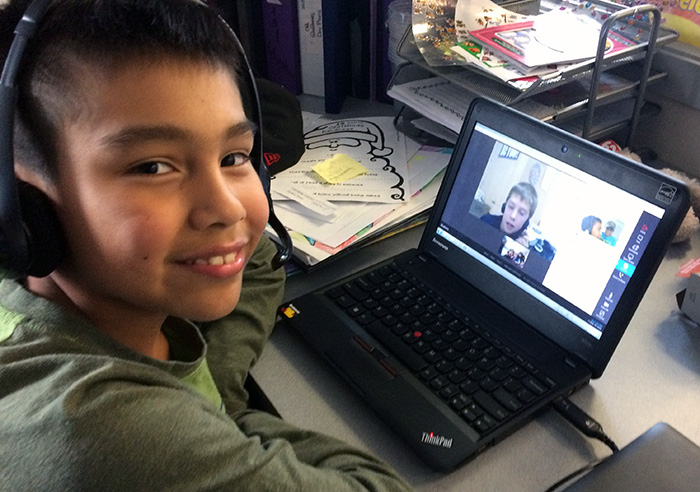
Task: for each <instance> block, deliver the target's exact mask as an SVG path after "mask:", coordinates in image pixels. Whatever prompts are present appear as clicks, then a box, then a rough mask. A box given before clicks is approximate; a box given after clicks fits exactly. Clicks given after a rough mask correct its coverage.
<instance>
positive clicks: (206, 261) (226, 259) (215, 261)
mask: <svg viewBox="0 0 700 492" xmlns="http://www.w3.org/2000/svg"><path fill="white" fill-rule="evenodd" d="M235 261H236V253H229V254H227V255H225V256H211V257H209V258H197V259H195V260H186V261H185V264H186V265H228V264H229V263H233V262H235Z"/></svg>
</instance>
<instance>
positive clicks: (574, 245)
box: [443, 129, 655, 329]
mask: <svg viewBox="0 0 700 492" xmlns="http://www.w3.org/2000/svg"><path fill="white" fill-rule="evenodd" d="M485 130H486V131H485V132H484V133H485V135H484V136H489V137H491V138H489V139H488V140H489V141H490V143H489V144H488V145H487V147H488V149H487V150H486V151H485V153H484V154H483V157H484V158H486V157H487V156H488V159H487V163H486V165H485V169H484V172H483V174H482V175H481V176H480V179H479V184H478V186H477V188H476V191H475V193H474V195H473V196H472V197H471V199H469V197H465V196H463V197H460V198H458V201H459V202H460V203H452V204H450V203H448V204H447V207H446V211H445V215H444V216H443V217H444V219H445V220H446V222H445V225H446V226H448V230H451V231H452V232H457V233H459V235H462V236H464V237H466V238H468V240H469V241H470V242H473V243H475V244H478V245H480V246H481V247H482V248H484V250H485V251H487V252H489V253H488V255H489V256H490V257H491V258H493V259H494V261H496V262H497V263H498V264H500V265H502V266H503V267H504V268H507V269H508V270H509V271H510V272H512V273H514V274H516V275H517V276H518V277H520V278H522V279H523V280H527V282H528V283H530V284H531V285H542V286H543V287H544V288H546V289H548V290H551V291H552V292H554V293H555V294H557V295H558V296H560V297H561V298H563V299H565V300H566V301H567V302H569V303H571V305H573V306H575V307H576V308H578V309H580V310H581V311H582V312H584V313H586V314H587V315H589V316H591V317H592V316H593V313H594V312H597V308H598V306H599V301H600V299H601V294H602V293H603V291H604V290H605V289H606V286H607V284H608V282H609V280H610V277H611V274H612V272H613V271H615V268H616V266H617V265H618V263H619V260H620V257H621V254H622V253H623V251H622V250H623V249H624V248H625V244H627V243H628V241H629V239H630V237H631V235H632V234H633V233H634V231H633V229H634V228H635V225H636V224H637V223H638V221H639V219H640V216H641V215H642V214H643V213H644V211H645V210H647V211H648V210H650V207H651V208H655V207H653V206H651V205H650V204H648V203H647V202H645V201H643V200H641V199H639V198H636V197H634V196H631V195H628V194H625V193H624V192H622V191H621V190H619V189H617V188H615V187H614V186H612V185H610V184H608V183H606V182H604V181H602V180H598V179H597V178H594V177H592V176H590V175H587V174H585V173H583V172H581V171H579V170H577V169H575V168H573V167H571V166H568V165H567V164H565V163H563V162H560V161H558V160H555V159H553V158H552V157H549V156H546V155H544V154H541V153H538V152H537V151H535V150H532V149H528V148H524V147H522V145H520V146H519V147H518V148H516V147H515V146H511V145H508V144H509V143H510V141H509V139H507V138H500V139H499V140H502V141H499V140H496V139H495V138H496V137H502V136H499V135H498V134H496V135H493V136H492V135H489V130H488V129H485ZM480 140H481V139H480ZM514 145H518V144H517V143H515V144H514ZM480 146H481V145H480ZM465 209H468V214H464V213H459V212H458V211H459V210H461V211H466V210H465ZM652 213H654V211H653V210H652ZM600 328H601V329H602V326H601V327H600Z"/></svg>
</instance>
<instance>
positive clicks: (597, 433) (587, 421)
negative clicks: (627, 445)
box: [552, 397, 620, 453]
mask: <svg viewBox="0 0 700 492" xmlns="http://www.w3.org/2000/svg"><path fill="white" fill-rule="evenodd" d="M552 406H553V407H554V410H556V411H557V412H558V413H559V414H560V415H561V416H562V417H564V418H565V419H566V420H568V421H569V422H570V423H571V424H572V425H573V426H574V427H576V428H577V429H578V430H580V431H581V432H582V433H583V434H585V435H586V436H588V437H592V438H593V439H598V440H599V441H601V442H602V443H604V444H605V445H606V446H607V447H609V448H610V449H611V450H612V452H613V453H617V452H618V451H619V450H620V449H619V448H618V447H617V445H616V444H615V443H614V442H613V440H612V439H610V437H608V436H607V435H606V434H605V432H603V426H601V425H600V424H599V423H598V422H596V421H595V420H593V418H592V417H591V416H590V415H588V414H587V413H586V412H584V411H583V410H581V409H580V408H579V407H578V406H576V404H575V403H574V402H572V401H571V400H569V399H568V398H565V397H561V398H558V399H556V400H555V401H554V403H553V404H552Z"/></svg>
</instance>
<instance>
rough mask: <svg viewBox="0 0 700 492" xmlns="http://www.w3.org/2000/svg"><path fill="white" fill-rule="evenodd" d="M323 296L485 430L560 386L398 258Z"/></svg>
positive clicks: (463, 415) (469, 420)
mask: <svg viewBox="0 0 700 492" xmlns="http://www.w3.org/2000/svg"><path fill="white" fill-rule="evenodd" d="M325 294H326V295H327V296H328V297H329V298H331V299H332V300H333V301H334V302H335V303H336V304H337V305H338V306H340V307H341V308H342V309H343V310H344V311H345V312H346V313H348V314H349V315H350V316H352V317H353V318H354V319H355V320H356V321H357V322H358V323H359V324H360V325H362V326H364V328H365V329H366V330H367V331H368V332H369V333H370V334H372V336H374V337H375V338H376V339H377V340H379V341H380V342H381V343H382V344H383V345H384V346H386V347H387V348H388V349H389V350H391V352H392V355H393V356H394V357H396V358H397V359H398V360H400V361H401V362H402V363H403V364H404V365H406V366H407V367H408V368H409V369H410V370H411V371H413V372H414V373H415V374H416V375H417V376H418V378H420V379H421V380H422V381H423V382H424V383H425V384H426V386H427V387H428V388H429V389H430V390H431V391H433V392H434V393H435V394H436V395H438V396H439V397H440V398H442V399H443V400H445V401H446V402H447V403H448V404H449V405H450V406H451V407H452V408H453V409H454V410H455V412H457V413H458V414H459V415H460V416H461V417H462V418H463V419H464V420H465V421H466V422H467V423H468V424H469V425H470V426H471V427H472V428H473V429H474V430H475V431H476V432H477V433H479V434H480V435H483V434H485V433H487V432H490V431H492V430H493V429H495V428H496V427H498V426H499V425H501V424H502V423H503V422H504V421H505V420H506V419H507V418H508V416H509V415H511V414H512V413H513V412H517V411H518V410H521V409H523V408H524V407H527V406H530V405H532V404H534V403H535V402H537V400H539V399H540V398H541V397H543V396H544V395H545V394H546V393H549V392H550V391H551V390H552V389H554V388H555V386H556V384H555V382H554V381H553V380H552V379H550V378H548V377H546V376H545V375H544V374H543V373H541V371H539V370H538V369H537V368H536V367H535V366H534V365H533V364H532V363H530V362H529V361H527V360H526V359H525V358H524V357H522V355H520V354H517V353H515V352H514V351H513V350H512V349H511V348H509V347H506V346H505V345H504V344H503V343H502V342H501V341H500V340H499V339H498V338H496V337H495V336H493V335H491V334H490V333H489V332H488V330H486V329H485V327H484V326H483V325H480V324H478V323H476V322H475V321H473V320H471V319H470V318H469V317H468V316H467V315H466V314H464V313H462V312H460V311H459V310H457V309H456V308H455V306H453V305H451V304H450V303H449V302H447V301H446V300H445V299H444V298H442V297H441V296H439V295H438V294H437V293H436V292H434V291H433V290H432V289H430V288H428V287H427V286H426V285H425V284H423V283H422V282H420V281H419V280H418V279H416V278H415V277H414V276H413V275H411V274H410V273H409V272H407V271H406V270H404V269H402V268H401V266H400V265H398V264H396V263H392V264H389V265H385V266H383V267H380V268H379V269H376V270H373V271H371V272H369V273H367V274H366V275H363V276H361V277H358V278H355V279H353V280H351V281H350V282H347V283H345V284H343V285H341V286H338V287H334V288H332V289H330V290H328V291H326V293H325Z"/></svg>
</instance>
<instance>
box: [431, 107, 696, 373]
mask: <svg viewBox="0 0 700 492" xmlns="http://www.w3.org/2000/svg"><path fill="white" fill-rule="evenodd" d="M477 123H481V124H482V125H485V126H486V127H488V128H491V129H493V130H496V131H497V132H499V133H502V134H504V135H506V136H508V137H510V138H513V139H516V140H518V141H520V142H522V143H523V144H525V145H527V146H530V147H532V148H534V149H536V150H538V151H540V152H543V153H545V154H547V155H550V156H555V157H556V158H557V159H558V160H560V161H562V162H564V163H566V164H568V165H570V166H572V167H574V168H576V169H578V170H580V171H583V172H585V173H587V174H589V175H591V176H594V177H597V178H599V179H601V180H604V181H606V182H608V183H611V184H613V185H614V186H617V187H619V188H622V189H624V190H625V191H627V192H628V193H631V194H632V195H634V196H637V197H639V198H642V199H643V200H646V201H648V202H650V203H653V204H654V205H657V206H659V207H661V208H662V209H664V210H665V213H664V216H663V217H662V219H661V220H660V222H659V224H658V226H657V228H656V230H655V231H654V234H653V235H652V237H651V239H650V241H649V243H648V246H647V248H646V251H645V252H644V254H643V256H642V257H641V259H640V261H639V263H638V265H637V266H636V270H635V274H634V275H633V276H632V277H630V280H629V284H628V285H627V287H626V288H625V291H624V293H623V295H622V297H621V298H620V300H619V302H618V305H617V307H616V309H615V311H614V313H613V314H612V316H611V317H610V319H609V321H608V323H607V325H606V327H605V329H604V331H603V333H602V335H601V337H600V339H596V338H595V337H594V336H592V335H590V334H588V333H587V332H585V331H584V330H582V329H581V328H580V327H578V326H576V325H575V324H573V323H572V322H571V321H569V320H567V319H566V318H565V317H564V316H562V315H560V314H558V313H556V312H555V311H553V310H552V309H550V308H549V307H547V306H545V305H544V304H541V303H539V302H536V301H535V302H533V301H534V299H533V297H532V296H530V294H528V293H526V292H525V291H523V290H521V289H519V288H518V287H516V286H514V285H510V284H505V285H504V282H503V281H502V280H501V277H500V276H499V275H498V274H497V273H496V272H494V271H493V270H491V269H490V268H488V267H486V266H484V265H483V264H482V263H480V262H479V261H477V260H476V259H474V258H472V257H470V256H468V255H464V254H460V255H457V254H455V253H454V251H455V250H457V248H456V247H448V248H447V250H445V248H444V244H445V243H446V241H444V240H443V241H442V242H441V244H440V245H438V244H436V242H435V241H434V239H435V238H438V237H439V236H438V235H437V233H436V231H437V228H438V226H440V224H441V220H442V216H443V212H444V210H445V206H446V204H447V199H448V197H449V194H450V191H451V188H452V186H453V185H454V183H455V180H456V176H457V173H458V171H459V170H460V167H461V166H462V164H463V162H462V161H463V160H464V155H465V152H466V149H467V145H468V143H469V141H470V139H471V136H472V133H473V132H474V128H475V126H476V124H477ZM467 165H468V163H467ZM477 184H478V183H477ZM662 184H666V185H670V186H672V187H675V188H676V190H677V191H676V193H675V195H674V196H673V198H672V200H671V201H670V203H664V202H663V201H661V200H659V199H658V198H657V195H658V192H659V189H660V186H661V185H662ZM688 207H689V193H688V190H687V187H686V186H685V185H684V184H683V183H682V182H680V181H677V180H674V179H673V178H671V177H669V176H667V175H665V174H662V173H660V172H658V171H656V170H653V169H651V168H649V167H647V166H645V165H642V164H639V163H636V162H634V161H632V160H630V159H627V158H625V157H623V156H621V155H619V154H617V153H614V152H612V151H609V150H607V149H604V148H603V147H601V146H599V145H596V144H595V143H592V142H589V141H586V140H583V139H581V138H579V137H577V136H575V135H573V134H570V133H567V132H565V131H563V130H560V129H558V128H556V127H554V126H551V125H549V124H547V123H543V122H541V121H539V120H536V119H534V118H532V117H529V116H527V115H524V114H522V113H519V112H517V111H515V110H513V109H512V108H508V107H506V106H502V105H500V104H498V103H494V102H492V101H488V100H485V99H476V100H475V101H474V102H473V103H472V105H471V107H470V110H469V112H468V115H467V117H466V118H465V122H464V124H463V127H462V130H461V132H460V137H459V139H458V141H457V144H456V146H455V149H454V151H453V154H452V158H451V160H450V163H449V165H448V169H447V172H446V175H445V179H444V180H443V184H442V187H441V189H440V192H439V194H438V197H437V200H436V202H435V206H434V210H433V213H432V214H431V216H430V219H429V220H428V223H427V224H426V228H425V232H424V234H423V237H422V239H421V244H420V250H421V251H424V252H426V253H428V254H430V255H431V256H433V257H434V258H435V259H436V260H437V261H439V262H440V263H442V264H443V265H445V266H446V267H447V268H449V269H450V270H451V271H453V272H454V273H455V274H457V275H458V276H460V277H461V278H463V279H464V280H465V281H467V282H469V283H470V284H471V285H473V286H474V287H476V288H477V289H479V290H480V291H482V292H484V293H485V294H486V295H487V296H488V297H490V298H491V299H493V300H494V301H495V302H497V303H498V304H500V305H501V306H503V307H504V308H505V309H507V310H508V311H510V312H511V313H512V314H514V315H515V316H517V317H518V318H520V319H522V320H523V321H524V322H525V323H526V324H527V325H529V326H530V327H532V328H533V329H535V330H536V331H538V332H540V333H542V334H543V335H544V336H546V337H547V338H549V339H550V340H552V341H554V342H555V343H557V344H558V345H559V346H561V347H562V348H563V349H564V350H566V351H567V352H569V353H570V354H575V355H576V356H577V357H578V358H579V359H581V360H582V361H584V362H585V364H586V365H588V366H589V368H590V369H591V373H592V376H593V377H599V376H600V375H601V374H602V372H603V370H604V368H605V367H606V365H607V363H608V361H609V360H610V357H611V356H612V353H613V351H614V350H615V347H616V346H617V344H618V343H619V341H620V338H621V337H622V335H623V333H624V331H625V329H626V328H627V326H628V325H629V322H630V320H631V318H632V316H633V314H634V311H635V310H636V307H637V305H638V304H639V302H640V301H641V299H642V297H643V295H644V292H645V291H646V289H647V287H648V285H649V283H650V282H651V279H652V278H653V275H654V272H655V271H656V269H657V268H658V265H659V264H660V262H661V260H662V259H663V255H664V253H665V251H666V249H667V248H668V246H669V245H670V243H671V239H672V238H673V236H674V234H675V232H676V230H677V229H678V227H679V225H680V223H681V222H682V220H683V218H684V217H685V214H686V212H687V210H688ZM447 244H449V243H447Z"/></svg>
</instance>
